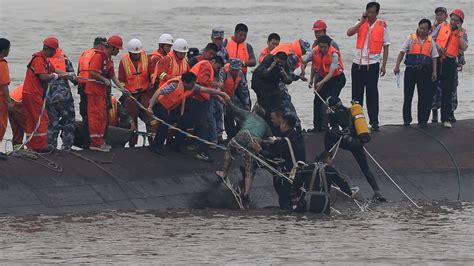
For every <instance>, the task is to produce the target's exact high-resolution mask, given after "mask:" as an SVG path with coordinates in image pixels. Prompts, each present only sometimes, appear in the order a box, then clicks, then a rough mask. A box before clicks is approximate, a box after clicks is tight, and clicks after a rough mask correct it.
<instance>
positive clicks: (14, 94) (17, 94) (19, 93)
mask: <svg viewBox="0 0 474 266" xmlns="http://www.w3.org/2000/svg"><path fill="white" fill-rule="evenodd" d="M10 98H11V99H12V100H14V101H15V102H17V103H21V102H23V83H21V84H20V85H18V87H16V88H15V89H14V90H12V91H11V92H10Z"/></svg>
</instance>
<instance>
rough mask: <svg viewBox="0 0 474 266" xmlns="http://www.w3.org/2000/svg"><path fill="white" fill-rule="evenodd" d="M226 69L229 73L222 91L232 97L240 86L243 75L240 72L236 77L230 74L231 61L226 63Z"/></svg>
mask: <svg viewBox="0 0 474 266" xmlns="http://www.w3.org/2000/svg"><path fill="white" fill-rule="evenodd" d="M224 71H225V72H226V73H227V78H226V79H225V80H224V88H223V89H222V91H223V92H225V93H226V94H227V95H229V97H230V98H232V97H234V95H235V91H236V90H237V87H238V86H239V84H240V81H241V80H242V77H241V76H240V73H239V74H238V75H237V77H236V78H235V79H234V78H233V77H232V75H231V74H230V64H229V63H227V64H225V66H224Z"/></svg>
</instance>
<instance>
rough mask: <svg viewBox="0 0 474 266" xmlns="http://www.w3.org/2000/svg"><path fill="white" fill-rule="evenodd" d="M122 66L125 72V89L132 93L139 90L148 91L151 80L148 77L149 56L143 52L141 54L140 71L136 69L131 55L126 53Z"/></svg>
mask: <svg viewBox="0 0 474 266" xmlns="http://www.w3.org/2000/svg"><path fill="white" fill-rule="evenodd" d="M122 65H123V68H124V70H125V75H126V81H125V87H126V88H127V90H129V91H130V92H132V93H134V92H136V91H137V90H148V88H149V87H150V78H149V76H148V56H147V54H146V53H145V52H143V51H142V52H141V53H140V60H139V61H138V71H137V70H136V69H135V66H134V64H133V62H132V59H131V58H130V54H129V53H126V54H125V55H124V56H123V57H122Z"/></svg>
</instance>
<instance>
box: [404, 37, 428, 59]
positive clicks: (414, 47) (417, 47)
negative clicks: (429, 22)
mask: <svg viewBox="0 0 474 266" xmlns="http://www.w3.org/2000/svg"><path fill="white" fill-rule="evenodd" d="M410 37H411V47H410V50H409V51H408V52H407V55H406V57H405V65H407V66H419V65H423V66H430V65H431V62H432V59H431V45H432V43H433V38H432V37H431V35H429V36H428V37H426V39H425V41H424V43H423V45H422V44H421V41H420V38H418V35H417V34H416V32H415V33H412V34H411V35H410Z"/></svg>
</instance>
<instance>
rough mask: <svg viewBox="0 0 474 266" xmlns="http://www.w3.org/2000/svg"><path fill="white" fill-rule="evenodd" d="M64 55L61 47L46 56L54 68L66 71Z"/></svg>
mask: <svg viewBox="0 0 474 266" xmlns="http://www.w3.org/2000/svg"><path fill="white" fill-rule="evenodd" d="M66 58H67V57H66V56H65V55H64V53H63V51H62V50H61V48H58V49H56V53H55V54H54V55H53V56H52V57H50V58H48V60H49V63H50V64H51V65H53V66H54V69H55V70H60V71H62V72H67V71H66Z"/></svg>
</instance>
